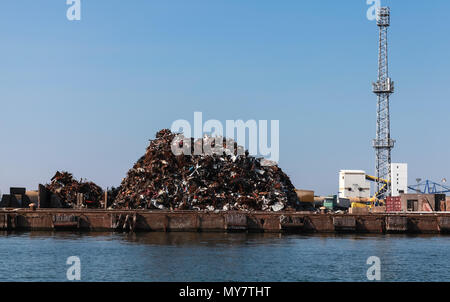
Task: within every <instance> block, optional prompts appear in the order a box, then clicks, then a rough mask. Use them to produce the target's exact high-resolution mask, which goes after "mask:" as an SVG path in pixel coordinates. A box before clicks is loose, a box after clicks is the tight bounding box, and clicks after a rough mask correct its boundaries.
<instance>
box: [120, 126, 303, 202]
mask: <svg viewBox="0 0 450 302" xmlns="http://www.w3.org/2000/svg"><path fill="white" fill-rule="evenodd" d="M205 140H206V144H204V143H205ZM222 140H223V142H224V144H223V147H224V148H222V149H220V150H221V151H223V152H220V153H217V152H215V154H211V155H204V154H202V155H185V154H178V155H176V154H177V153H174V152H172V148H171V146H173V145H179V146H180V147H182V145H183V141H186V140H185V139H183V137H182V136H181V135H180V134H175V133H172V132H171V131H170V130H168V129H163V130H161V131H159V132H158V133H157V134H156V139H154V140H151V141H150V145H149V147H148V148H147V151H146V154H145V155H144V156H142V157H141V158H140V159H139V160H138V161H137V163H136V164H135V165H134V167H133V168H132V169H131V170H129V172H128V174H127V177H126V178H125V179H124V180H123V181H122V184H121V186H120V190H119V192H118V194H117V197H116V198H115V201H114V203H113V205H112V208H119V209H161V210H207V211H215V210H223V211H227V210H244V211H246V210H247V211H281V210H284V211H289V210H296V209H297V208H298V207H299V201H298V198H297V195H296V192H295V188H294V186H293V185H292V183H291V181H290V179H289V177H288V176H287V175H286V174H285V173H284V172H283V171H282V170H281V169H280V168H279V167H278V166H276V165H271V166H266V165H263V161H264V160H263V159H259V158H255V157H252V156H249V155H248V152H243V154H242V155H237V154H241V153H238V150H239V148H242V147H240V146H237V143H235V142H234V141H232V142H231V143H230V140H229V139H222ZM188 141H189V139H188ZM215 141H217V140H216V139H215V138H212V137H208V136H205V137H204V138H202V139H197V140H194V139H191V142H192V144H191V146H190V147H192V150H194V146H196V145H197V146H198V145H201V146H209V145H210V146H211V147H215ZM219 141H220V140H219ZM229 146H232V147H231V148H229ZM241 150H242V149H241ZM191 154H193V153H191Z"/></svg>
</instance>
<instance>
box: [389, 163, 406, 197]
mask: <svg viewBox="0 0 450 302" xmlns="http://www.w3.org/2000/svg"><path fill="white" fill-rule="evenodd" d="M391 179H392V196H400V194H403V193H408V164H400V163H398V164H394V163H393V164H391Z"/></svg>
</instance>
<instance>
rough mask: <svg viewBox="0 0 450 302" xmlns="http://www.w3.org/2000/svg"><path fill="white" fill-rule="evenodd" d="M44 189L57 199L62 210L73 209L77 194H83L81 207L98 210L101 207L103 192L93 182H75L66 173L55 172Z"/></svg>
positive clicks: (71, 176) (70, 175) (69, 174)
mask: <svg viewBox="0 0 450 302" xmlns="http://www.w3.org/2000/svg"><path fill="white" fill-rule="evenodd" d="M45 187H46V189H47V190H48V191H50V192H51V193H52V194H53V195H54V196H56V198H57V199H58V203H60V204H61V207H63V208H74V207H75V206H76V205H77V194H78V193H82V194H83V202H82V206H84V207H89V208H98V207H100V206H101V204H100V201H101V200H102V196H103V190H102V188H100V187H99V186H97V185H96V184H95V183H93V182H83V181H82V180H81V181H77V180H76V179H74V178H73V175H72V174H71V173H68V172H59V171H58V172H56V174H55V176H53V178H52V179H51V183H50V184H47V185H46V186H45Z"/></svg>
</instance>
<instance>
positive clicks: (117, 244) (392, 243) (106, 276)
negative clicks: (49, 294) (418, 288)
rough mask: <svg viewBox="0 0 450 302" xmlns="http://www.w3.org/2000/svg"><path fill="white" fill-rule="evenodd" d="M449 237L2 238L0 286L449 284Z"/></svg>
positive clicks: (25, 235)
mask: <svg viewBox="0 0 450 302" xmlns="http://www.w3.org/2000/svg"><path fill="white" fill-rule="evenodd" d="M449 252H450V236H436V235H433V236H411V235H326V236H324V235H281V234H246V233H231V234H230V233H138V234H124V233H77V232H25V233H17V232H0V281H68V279H67V272H68V270H69V271H70V272H72V273H73V270H72V269H73V267H74V266H73V265H74V264H75V263H76V262H69V264H67V259H68V258H69V257H71V256H76V257H78V259H79V260H80V265H79V272H80V279H81V281H102V282H103V281H189V282H191V281H357V282H360V281H361V282H367V281H368V279H367V271H368V269H369V268H370V267H372V265H373V264H374V263H373V262H372V263H371V264H367V259H368V258H369V257H371V256H376V257H378V258H379V259H380V266H379V268H380V276H381V281H450V261H449V256H448V255H449Z"/></svg>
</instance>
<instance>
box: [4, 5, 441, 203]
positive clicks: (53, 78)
mask: <svg viewBox="0 0 450 302" xmlns="http://www.w3.org/2000/svg"><path fill="white" fill-rule="evenodd" d="M81 3H82V7H81V20H80V21H69V20H67V18H66V11H67V9H68V7H69V6H68V5H66V1H65V0H44V1H26V0H4V1H2V2H1V4H0V38H1V42H0V43H1V47H0V58H1V59H0V112H1V118H0V140H1V148H0V190H1V192H2V193H8V190H9V187H11V186H25V187H27V189H36V188H37V185H38V184H39V183H47V182H49V181H50V178H51V177H52V176H53V175H54V173H55V172H56V171H57V170H67V171H70V172H71V173H73V174H74V176H75V177H76V178H78V179H79V178H81V177H82V178H87V179H88V180H91V181H94V182H96V183H97V184H99V185H100V186H102V187H103V188H106V187H108V186H109V187H110V186H118V185H119V184H120V182H121V181H122V178H124V177H125V176H126V173H127V171H128V169H130V168H131V167H132V165H133V164H134V163H135V162H136V161H137V160H138V158H139V157H140V156H142V155H143V154H144V152H145V149H146V147H147V145H148V140H149V139H153V138H154V136H155V133H156V132H157V131H158V130H160V129H163V128H170V126H171V124H172V123H173V122H174V121H175V120H178V119H185V120H188V121H191V122H193V116H194V112H196V111H200V112H202V113H203V120H204V121H206V120H209V119H216V120H219V121H222V122H223V123H225V121H226V120H238V119H242V120H244V121H247V120H251V119H254V120H279V121H280V161H279V166H280V167H281V168H282V169H283V170H284V171H285V172H286V173H287V174H288V175H289V176H290V177H291V180H292V182H293V183H294V185H295V186H296V187H297V188H301V189H311V190H315V191H316V194H320V195H328V194H336V193H337V191H338V172H339V170H341V169H361V170H366V171H367V172H368V173H369V174H370V173H373V171H374V165H375V152H374V150H373V148H372V146H371V141H372V139H373V138H375V122H376V96H375V95H374V94H373V93H372V92H371V83H372V82H373V81H375V80H376V77H377V43H378V28H377V26H376V24H375V22H374V21H369V20H368V19H367V17H366V13H367V10H368V9H369V8H370V6H371V5H368V4H367V3H366V0H351V1H332V0H320V1H298V0H285V1H283V2H282V3H281V2H279V1H273V0H258V1H256V0H247V1H238V0H214V1H210V0H209V1H208V0H190V1H183V0H172V1H162V0H152V1H144V0H136V1H120V0H96V1H94V0H81ZM381 3H382V5H388V6H390V7H391V27H390V29H389V43H390V49H389V56H390V58H389V72H390V76H391V78H392V79H393V80H394V81H395V84H396V91H395V93H394V94H393V95H392V97H391V118H392V122H391V127H392V137H393V138H394V139H395V140H396V141H397V143H396V146H395V149H394V151H393V162H406V163H408V165H409V182H410V184H414V182H415V179H416V178H422V179H431V180H434V181H440V180H441V179H442V178H447V179H450V173H449V172H450V161H449V151H448V150H449V149H450V140H449V139H448V132H449V131H448V130H449V125H448V120H449V119H448V115H449V112H450V102H449V95H450V85H449V78H450V77H449V70H450V55H449V54H450V41H449V37H450V24H449V22H448V18H447V15H448V13H449V12H450V2H449V1H447V0H435V1H432V3H431V1H418V0H415V1H408V2H406V1H393V0H391V1H381Z"/></svg>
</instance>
